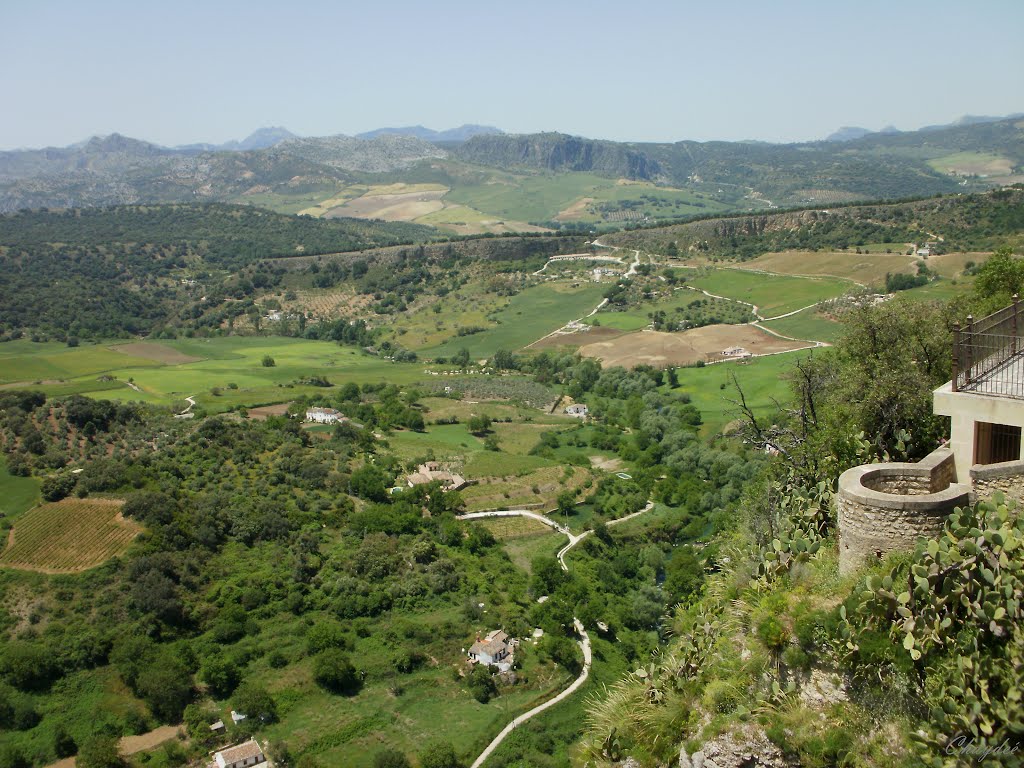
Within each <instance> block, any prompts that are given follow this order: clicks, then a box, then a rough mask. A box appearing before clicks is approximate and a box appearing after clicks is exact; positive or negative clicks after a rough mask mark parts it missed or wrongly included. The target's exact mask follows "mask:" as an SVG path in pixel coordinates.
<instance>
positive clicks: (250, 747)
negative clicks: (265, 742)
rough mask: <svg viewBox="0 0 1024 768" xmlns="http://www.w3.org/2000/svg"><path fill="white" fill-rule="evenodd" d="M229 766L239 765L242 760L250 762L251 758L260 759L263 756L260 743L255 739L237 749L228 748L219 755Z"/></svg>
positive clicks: (236, 747)
mask: <svg viewBox="0 0 1024 768" xmlns="http://www.w3.org/2000/svg"><path fill="white" fill-rule="evenodd" d="M218 754H219V755H220V756H221V758H222V759H223V760H224V762H225V763H226V764H227V765H231V764H232V763H237V762H239V761H240V760H248V759H249V758H250V757H259V756H260V755H262V754H263V750H262V749H261V748H260V745H259V743H258V742H257V741H256V740H255V739H250V740H249V741H247V742H245V743H243V744H239V745H238V746H235V747H228V748H227V749H224V750H221V751H220V752H219V753H218Z"/></svg>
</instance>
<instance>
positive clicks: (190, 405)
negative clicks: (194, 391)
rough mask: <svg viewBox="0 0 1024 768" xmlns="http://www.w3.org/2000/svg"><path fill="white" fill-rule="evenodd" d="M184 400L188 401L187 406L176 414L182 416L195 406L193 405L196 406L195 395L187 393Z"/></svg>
mask: <svg viewBox="0 0 1024 768" xmlns="http://www.w3.org/2000/svg"><path fill="white" fill-rule="evenodd" d="M185 402H186V403H188V408H186V409H185V410H184V411H182V412H181V413H179V414H176V415H178V416H184V415H185V414H186V413H190V412H191V411H192V409H193V408H195V406H196V401H195V396H194V395H189V396H188V397H186V398H185Z"/></svg>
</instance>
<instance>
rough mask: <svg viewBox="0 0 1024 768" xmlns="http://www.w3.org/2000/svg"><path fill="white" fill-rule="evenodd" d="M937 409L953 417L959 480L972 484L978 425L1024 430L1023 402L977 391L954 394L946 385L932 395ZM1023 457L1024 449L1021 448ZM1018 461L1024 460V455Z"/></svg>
mask: <svg viewBox="0 0 1024 768" xmlns="http://www.w3.org/2000/svg"><path fill="white" fill-rule="evenodd" d="M933 398H934V406H933V407H934V410H935V413H937V414H938V415H940V416H949V418H950V440H949V447H950V448H951V449H952V451H953V456H954V457H955V459H956V477H957V481H958V482H961V483H968V482H970V477H971V476H970V469H971V467H972V466H974V464H975V455H974V439H975V433H976V430H977V425H978V423H979V422H982V423H988V424H1005V425H1007V426H1011V427H1024V400H1018V399H1015V398H1012V397H1001V396H997V395H985V394H979V393H976V392H954V391H953V386H952V382H946V383H945V384H943V385H942V386H941V387H939V388H938V389H936V390H935V392H934V394H933ZM1022 454H1024V448H1022ZM1019 458H1021V459H1024V455H1021V456H1020V457H1019Z"/></svg>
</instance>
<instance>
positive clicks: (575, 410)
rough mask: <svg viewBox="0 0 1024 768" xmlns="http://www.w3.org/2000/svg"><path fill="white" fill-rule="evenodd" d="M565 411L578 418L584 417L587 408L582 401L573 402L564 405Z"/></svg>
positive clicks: (587, 410)
mask: <svg viewBox="0 0 1024 768" xmlns="http://www.w3.org/2000/svg"><path fill="white" fill-rule="evenodd" d="M565 412H566V414H568V415H569V416H575V417H576V418H578V419H582V418H584V417H586V415H587V413H589V409H588V408H587V406H586V405H584V404H583V403H573V404H572V405H570V406H567V407H566V409H565Z"/></svg>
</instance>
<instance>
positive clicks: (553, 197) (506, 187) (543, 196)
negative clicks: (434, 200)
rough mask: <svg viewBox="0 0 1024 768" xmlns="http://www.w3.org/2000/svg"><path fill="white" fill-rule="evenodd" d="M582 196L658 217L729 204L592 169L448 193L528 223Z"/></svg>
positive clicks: (459, 187)
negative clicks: (623, 181) (622, 180)
mask: <svg viewBox="0 0 1024 768" xmlns="http://www.w3.org/2000/svg"><path fill="white" fill-rule="evenodd" d="M582 198H593V200H594V204H600V203H611V204H612V206H611V207H614V209H619V208H620V207H625V206H621V204H622V203H624V202H627V201H628V202H629V203H630V205H629V206H628V208H629V210H633V211H637V212H638V213H641V214H643V215H645V216H650V217H652V218H655V217H662V218H671V217H679V216H686V215H690V214H694V213H713V212H717V211H724V210H726V209H727V208H728V206H726V205H724V204H722V203H720V202H718V201H717V200H715V199H714V198H711V197H708V196H706V195H702V194H700V193H698V192H693V191H690V190H682V189H674V188H665V187H658V186H656V185H654V184H651V183H648V182H639V183H630V184H620V183H619V182H618V180H617V179H610V178H607V177H604V176H596V175H594V174H590V173H539V174H535V175H529V176H518V177H517V176H511V175H510V176H506V177H503V178H502V179H501V181H500V182H497V183H494V182H493V179H488V180H486V181H484V180H479V181H474V182H473V183H466V182H462V183H456V184H455V185H454V186H453V187H452V190H451V192H449V193H448V194H447V195H446V196H445V200H446V201H448V202H454V203H462V204H463V205H467V206H469V207H471V208H475V209H477V210H480V211H484V212H485V213H488V214H493V215H495V216H497V217H500V218H508V219H516V220H518V221H526V222H530V221H549V220H551V219H553V218H555V216H557V215H558V214H559V213H560V212H561V211H564V210H565V209H567V208H569V207H570V206H571V205H572V204H573V203H575V202H577V201H579V200H581V199H582ZM572 219H574V220H578V221H600V220H601V216H600V214H597V213H593V212H590V211H581V212H580V213H579V215H574V216H573V217H572ZM424 223H425V222H424Z"/></svg>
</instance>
